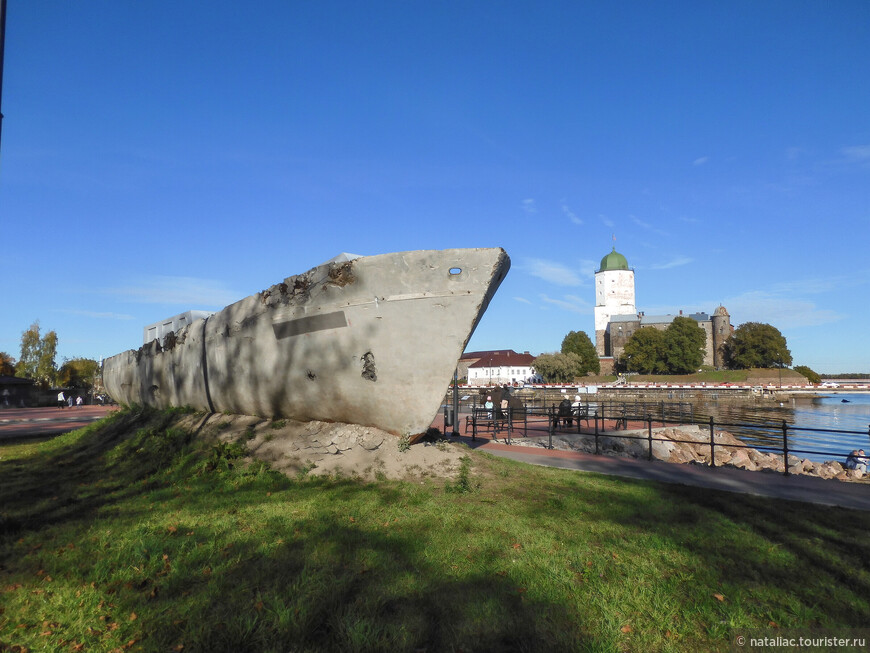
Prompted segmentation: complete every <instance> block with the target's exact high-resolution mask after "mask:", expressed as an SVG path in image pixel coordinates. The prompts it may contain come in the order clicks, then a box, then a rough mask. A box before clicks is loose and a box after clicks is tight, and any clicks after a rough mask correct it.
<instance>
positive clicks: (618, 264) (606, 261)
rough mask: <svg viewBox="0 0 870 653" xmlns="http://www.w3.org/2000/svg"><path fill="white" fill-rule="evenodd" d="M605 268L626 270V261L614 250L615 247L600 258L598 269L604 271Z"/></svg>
mask: <svg viewBox="0 0 870 653" xmlns="http://www.w3.org/2000/svg"><path fill="white" fill-rule="evenodd" d="M607 270H628V261H626V260H625V257H624V256H623V255H622V254H620V253H619V252H617V251H616V248H615V247H614V248H613V251H612V252H610V254H608V255H607V256H605V257H604V258H603V259H601V268H600V269H599V270H598V271H599V272H606V271H607Z"/></svg>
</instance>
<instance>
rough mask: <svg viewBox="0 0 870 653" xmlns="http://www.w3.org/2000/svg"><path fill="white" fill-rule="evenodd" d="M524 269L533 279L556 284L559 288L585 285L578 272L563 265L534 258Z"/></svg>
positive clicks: (527, 262) (526, 263)
mask: <svg viewBox="0 0 870 653" xmlns="http://www.w3.org/2000/svg"><path fill="white" fill-rule="evenodd" d="M522 267H523V269H525V270H526V271H527V272H528V273H529V274H530V275H532V276H533V277H537V278H538V279H543V280H544V281H548V282H550V283H554V284H556V285H557V286H582V285H583V280H582V279H581V278H580V276H579V275H578V274H577V271H576V270H572V269H571V268H569V267H567V266H565V265H562V264H561V263H555V262H553V261H545V260H543V259H537V258H533V259H528V260H526V261H525V263H524V264H523V266H522Z"/></svg>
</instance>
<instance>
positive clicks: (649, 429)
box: [646, 413, 652, 460]
mask: <svg viewBox="0 0 870 653" xmlns="http://www.w3.org/2000/svg"><path fill="white" fill-rule="evenodd" d="M646 428H647V441H648V442H649V450H648V451H647V454H646V459H647V460H652V415H650V414H649V413H647V415H646Z"/></svg>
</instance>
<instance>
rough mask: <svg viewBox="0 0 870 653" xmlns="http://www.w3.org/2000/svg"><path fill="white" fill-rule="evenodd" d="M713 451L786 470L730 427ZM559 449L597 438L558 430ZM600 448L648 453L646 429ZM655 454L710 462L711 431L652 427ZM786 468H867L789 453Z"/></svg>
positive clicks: (843, 475)
mask: <svg viewBox="0 0 870 653" xmlns="http://www.w3.org/2000/svg"><path fill="white" fill-rule="evenodd" d="M512 442H513V443H515V444H527V445H532V446H536V444H537V445H538V446H543V444H545V442H543V443H542V442H538V443H534V442H533V441H532V440H531V439H526V438H514V439H513V440H512ZM713 442H714V444H713V455H714V457H715V462H716V466H717V467H736V468H738V469H746V470H750V471H768V472H778V473H780V474H782V473H783V472H784V471H785V462H784V461H783V456H782V454H778V453H768V452H764V451H759V450H758V449H754V448H752V447H748V446H747V445H746V444H744V443H743V442H741V441H740V440H738V439H737V438H736V437H734V436H733V435H732V434H731V433H728V432H727V431H715V432H714V440H713ZM553 446H554V447H555V448H556V449H565V450H573V451H583V452H585V453H594V452H595V438H594V437H593V436H591V435H582V434H578V435H574V434H570V435H568V434H559V435H557V436H554V437H553ZM598 447H599V453H601V454H604V455H616V456H628V457H632V458H646V457H647V455H648V449H649V440H648V438H647V431H646V430H638V431H620V432H619V435H618V437H611V436H608V435H599V436H598ZM652 455H653V457H654V458H656V459H658V460H663V461H665V462H671V463H682V464H703V465H709V464H710V432H709V430H708V429H706V428H702V427H700V426H697V425H685V426H673V427H666V428H657V429H653V444H652ZM788 471H789V473H791V474H806V475H808V476H818V477H820V478H829V479H830V478H835V479H838V480H841V481H857V480H861V479H862V478H864V477H865V474H864V472H861V471H860V470H856V469H845V468H844V467H843V465H842V464H840V463H839V462H837V461H826V462H822V463H819V462H814V461H812V460H809V459H807V458H799V457H797V456H794V455H789V456H788Z"/></svg>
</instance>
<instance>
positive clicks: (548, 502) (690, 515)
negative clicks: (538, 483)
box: [521, 472, 870, 628]
mask: <svg viewBox="0 0 870 653" xmlns="http://www.w3.org/2000/svg"><path fill="white" fill-rule="evenodd" d="M551 480H553V483H552V484H550V485H548V489H549V490H551V491H553V492H554V493H555V494H557V495H559V496H560V497H561V498H560V499H558V500H553V498H552V497H550V498H549V499H548V498H545V497H542V498H541V500H540V501H539V502H538V503H535V502H532V504H531V505H530V504H528V503H526V504H525V505H527V506H528V512H527V517H528V518H530V519H531V518H532V517H535V518H538V519H541V518H544V517H546V518H550V519H557V518H560V519H564V520H569V521H570V520H572V519H577V520H578V521H579V522H582V524H583V525H584V527H586V528H589V527H592V528H595V527H596V526H595V525H598V526H599V527H600V530H602V531H603V532H605V533H612V534H613V539H612V540H611V539H607V538H609V537H610V536H607V535H605V536H604V538H605V539H606V540H607V541H606V542H605V544H606V545H608V546H611V547H613V548H616V549H620V550H623V551H626V552H631V554H633V555H637V556H643V555H649V554H650V553H649V551H648V550H647V548H648V546H649V545H648V541H649V538H650V537H652V538H654V539H655V540H656V541H658V542H661V543H664V544H662V545H661V546H662V548H663V550H664V551H666V552H676V553H679V554H681V555H680V556H679V557H680V558H681V559H684V560H691V561H692V563H691V564H692V565H693V568H691V569H687V570H685V571H688V572H693V573H692V576H693V577H694V578H696V579H697V578H705V579H706V580H707V581H708V582H710V583H711V584H712V586H711V588H710V590H709V591H708V592H707V593H706V596H705V599H707V600H708V601H709V603H710V604H711V605H712V606H713V607H717V605H716V604H717V603H719V601H720V599H716V598H714V597H715V594H714V592H719V591H721V589H719V588H722V587H732V588H734V589H735V590H737V591H739V592H740V593H742V594H743V596H744V597H750V602H751V600H754V599H755V598H756V597H758V596H759V595H761V594H766V596H768V597H770V596H774V595H776V594H779V595H780V597H783V596H785V597H788V602H789V606H788V607H786V606H785V605H779V607H777V606H776V605H773V604H769V605H767V606H764V605H763V602H764V601H765V600H767V599H759V603H758V605H757V606H755V607H756V608H757V609H758V611H759V614H758V615H757V616H758V618H759V621H758V623H757V624H756V626H758V627H767V626H768V625H769V622H770V621H772V619H771V618H770V616H766V617H764V616H763V615H764V614H766V615H770V614H771V611H772V610H774V609H779V610H781V614H782V613H788V614H787V616H786V617H784V618H791V619H794V620H795V623H794V624H791V625H793V626H795V627H822V626H824V627H831V626H838V627H851V628H858V627H863V626H864V625H865V624H866V623H868V620H870V603H868V600H867V597H868V596H870V538H868V537H867V532H868V529H870V513H866V512H862V511H855V510H849V509H845V508H832V507H828V506H818V505H814V504H805V503H799V502H793V501H786V500H777V499H770V498H764V497H757V496H753V495H744V494H737V493H731V492H721V491H715V490H710V489H704V488H695V487H688V486H679V485H672V484H665V483H653V482H649V481H639V480H633V479H614V478H611V477H600V476H597V477H594V480H591V481H590V480H579V477H577V476H576V475H572V473H571V472H564V473H562V475H559V473H558V472H557V473H556V474H555V475H554V476H553V477H552V479H551ZM614 487H618V488H619V489H620V491H618V492H614V491H613V489H614ZM521 505H523V504H521ZM626 534H629V535H630V538H626ZM629 540H632V541H629ZM678 571H681V570H678ZM694 572H697V573H694ZM689 600H690V601H691V600H693V599H689ZM778 600H781V598H780V599H778ZM795 601H796V602H797V603H798V604H799V605H800V606H801V608H800V609H796V608H795V605H794V602H795ZM685 607H686V609H687V611H690V610H691V609H692V608H693V606H692V605H690V604H689V603H687V604H686V605H685ZM719 607H721V606H719ZM752 609H755V608H750V611H752ZM795 612H801V613H802V614H795ZM807 619H810V621H809V622H807V621H806V620H807ZM779 625H782V626H785V625H786V624H779Z"/></svg>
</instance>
